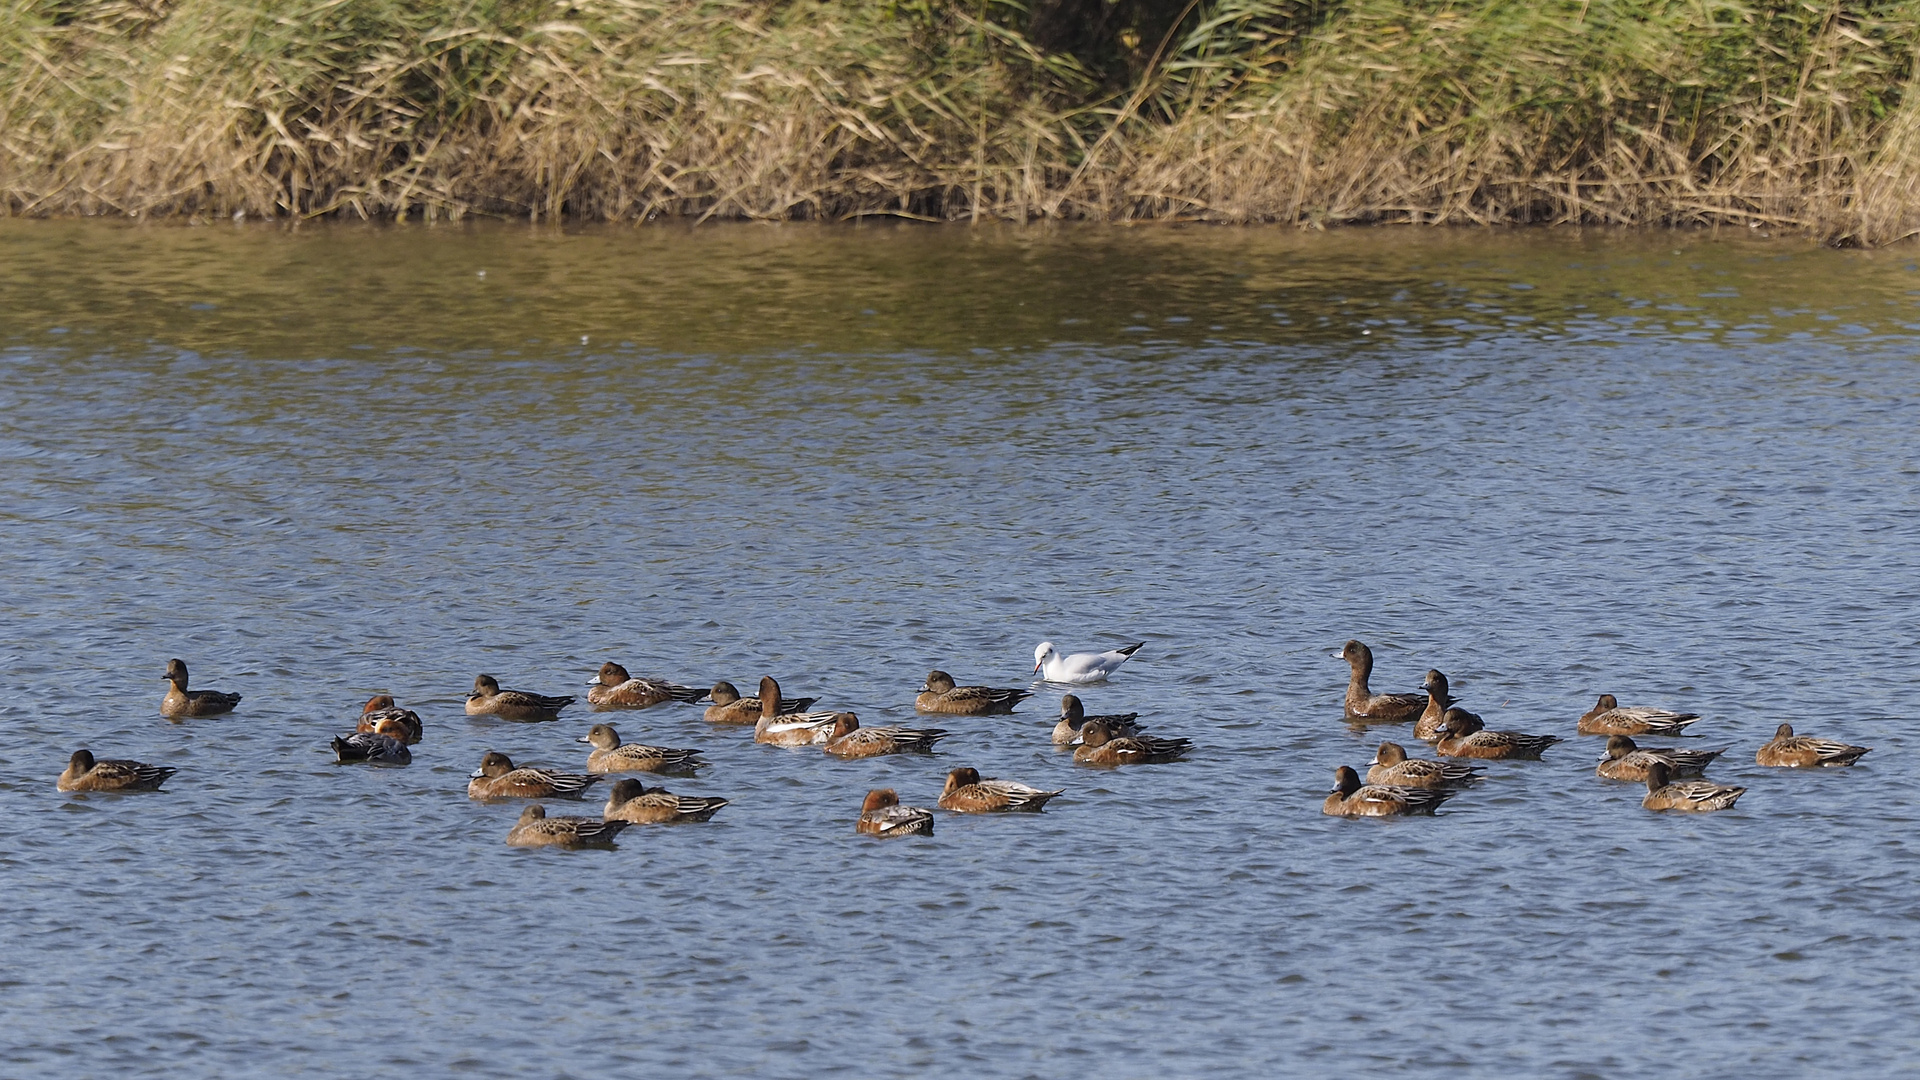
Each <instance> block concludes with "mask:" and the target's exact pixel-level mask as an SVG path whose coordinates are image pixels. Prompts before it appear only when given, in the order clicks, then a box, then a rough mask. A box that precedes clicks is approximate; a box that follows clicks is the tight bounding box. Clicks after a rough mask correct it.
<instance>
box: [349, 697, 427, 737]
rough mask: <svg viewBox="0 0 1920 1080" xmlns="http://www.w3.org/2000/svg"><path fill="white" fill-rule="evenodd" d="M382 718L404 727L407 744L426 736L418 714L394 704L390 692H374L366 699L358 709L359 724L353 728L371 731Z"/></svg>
mask: <svg viewBox="0 0 1920 1080" xmlns="http://www.w3.org/2000/svg"><path fill="white" fill-rule="evenodd" d="M382 720H393V721H395V722H397V723H399V724H400V726H401V727H403V728H405V729H406V741H407V745H409V746H411V745H413V744H415V743H417V742H419V741H420V740H421V739H422V738H424V737H425V736H426V728H425V727H423V726H422V725H421V723H420V714H419V713H416V712H414V711H413V710H412V709H403V708H401V707H400V706H398V705H396V704H394V700H393V695H392V694H375V695H374V696H373V697H371V698H369V699H367V704H366V706H365V707H363V708H362V709H361V710H360V726H359V727H357V728H355V729H354V730H356V731H372V730H374V727H375V725H377V724H379V723H380V721H382Z"/></svg>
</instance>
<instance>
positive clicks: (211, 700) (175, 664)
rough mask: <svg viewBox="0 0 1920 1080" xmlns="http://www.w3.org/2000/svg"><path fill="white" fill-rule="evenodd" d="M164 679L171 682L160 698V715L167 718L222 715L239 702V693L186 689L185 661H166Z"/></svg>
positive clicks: (231, 709)
mask: <svg viewBox="0 0 1920 1080" xmlns="http://www.w3.org/2000/svg"><path fill="white" fill-rule="evenodd" d="M165 678H166V681H167V682H169V683H171V684H172V685H171V686H168V687H167V692H166V695H165V696H164V697H162V698H161V699H160V715H161V716H165V717H168V718H169V719H179V718H180V717H184V716H223V715H225V714H227V713H230V712H232V711H233V710H234V706H236V705H239V704H240V695H239V694H223V693H221V692H220V691H218V690H193V691H189V690H188V689H187V662H186V661H184V660H179V659H174V660H169V661H167V674H166V676H165Z"/></svg>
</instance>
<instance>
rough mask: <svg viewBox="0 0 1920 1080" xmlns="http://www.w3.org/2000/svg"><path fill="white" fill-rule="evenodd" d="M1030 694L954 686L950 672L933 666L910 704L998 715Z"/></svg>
mask: <svg viewBox="0 0 1920 1080" xmlns="http://www.w3.org/2000/svg"><path fill="white" fill-rule="evenodd" d="M1032 696H1033V691H1031V690H1018V689H1013V688H1011V687H1007V688H1002V687H993V686H955V685H954V682H953V676H951V675H949V674H947V673H946V672H944V671H938V670H936V671H932V672H929V673H928V674H927V682H926V685H925V686H922V687H921V688H920V696H918V697H916V698H914V699H913V707H914V708H916V709H918V710H920V711H921V712H925V713H945V714H947V715H950V716H997V715H1004V714H1006V713H1010V712H1012V711H1013V707H1014V706H1015V705H1018V704H1020V703H1021V702H1022V701H1025V700H1026V699H1028V698H1030V697H1032Z"/></svg>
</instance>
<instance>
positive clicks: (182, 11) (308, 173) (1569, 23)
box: [0, 0, 1920, 247]
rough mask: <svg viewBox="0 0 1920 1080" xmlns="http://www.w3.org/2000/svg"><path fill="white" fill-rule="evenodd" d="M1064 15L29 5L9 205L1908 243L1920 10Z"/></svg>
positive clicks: (4, 152)
mask: <svg viewBox="0 0 1920 1080" xmlns="http://www.w3.org/2000/svg"><path fill="white" fill-rule="evenodd" d="M1070 7H1071V4H1070V3H1069V2H1068V0H1052V2H1051V3H1050V4H1048V3H1042V4H1037V5H1035V7H1034V8H1033V9H1032V11H1031V12H1030V13H1028V14H1021V12H1024V11H1027V9H1025V8H1014V7H1012V6H1008V7H1007V8H1006V9H1005V10H1000V9H994V12H993V13H992V14H988V12H987V9H985V8H980V9H974V8H967V7H964V6H955V5H951V4H948V3H944V2H940V0H928V2H927V3H924V4H918V5H894V4H874V3H866V2H851V3H847V4H840V5H829V4H813V3H806V2H798V3H789V4H778V5H766V4H754V3H744V2H728V0H717V2H708V3H694V2H689V0H658V2H656V3H652V4H641V3H624V2H623V3H617V4H616V3H600V2H593V0H582V2H580V3H575V4H563V5H549V4H542V3H525V4H503V5H497V6H486V7H484V8H479V7H474V6H466V7H459V6H454V5H443V4H439V3H427V4H403V3H398V2H388V0H368V2H366V3H356V4H354V5H352V6H351V7H341V6H339V5H321V6H320V7H318V8H316V9H314V10H312V11H308V12H304V13H297V14H289V13H287V12H284V11H283V10H282V9H280V8H279V7H278V6H276V5H272V4H269V3H266V2H265V0H237V2H231V0H230V2H225V3H218V4H216V3H212V2H210V0H174V2H172V3H164V4H155V5H139V6H134V5H119V4H108V3H98V4H95V3H80V4H76V5H63V6H59V7H57V8H54V7H49V8H46V9H44V10H43V9H40V8H31V9H23V10H22V11H21V12H20V13H18V14H19V18H18V20H17V22H16V25H13V26H11V27H9V28H7V30H6V31H5V32H4V33H0V132H4V133H5V136H4V138H0V215H5V216H28V217H37V216H88V217H90V216H108V217H136V218H140V219H143V220H145V219H152V218H183V219H189V220H190V219H192V218H194V217H200V218H204V219H208V220H226V219H230V218H231V217H232V216H233V215H234V214H236V213H238V214H242V215H244V216H245V217H246V218H262V217H265V218H269V219H287V218H293V219H307V218H357V219H364V220H377V219H387V220H397V219H417V220H424V221H435V220H441V219H450V220H462V219H464V218H467V217H470V216H484V217H497V218H505V219H521V220H527V221H532V222H536V223H538V222H542V221H549V220H555V221H562V222H575V223H582V222H594V221H604V222H620V221H632V222H646V221H658V220H667V221H673V220H685V221H690V222H693V223H702V222H707V221H712V220H727V219H733V220H812V221H850V220H861V219H867V218H873V217H891V218H896V219H902V220H915V221H966V222H970V223H975V224H978V223H981V222H984V221H989V220H998V221H1011V222H1030V221H1034V220H1043V221H1096V222H1106V223H1112V224H1133V223H1139V222H1182V223H1185V222H1192V223H1209V224H1244V225H1252V224H1266V225H1290V226H1298V227H1307V228H1329V227H1333V226H1338V225H1359V224H1399V223H1405V224H1443V225H1481V226H1486V225H1511V226H1522V225H1580V226H1638V227H1710V226H1721V227H1733V228H1742V229H1748V228H1753V229H1764V230H1768V231H1789V232H1798V233H1804V234H1805V235H1807V236H1809V237H1811V238H1813V239H1816V240H1819V241H1820V242H1823V243H1828V244H1835V245H1847V246H1866V247H1874V246H1883V245H1885V244H1889V243H1893V242H1897V241H1899V240H1903V239H1907V238H1909V237H1912V236H1915V235H1920V95H1916V94H1909V93H1907V90H1908V88H1909V86H1910V85H1911V82H1912V78H1913V69H1914V64H1913V63H1912V60H1911V54H1912V51H1913V50H1912V49H1911V48H1909V46H1916V45H1920V17H1908V16H1905V15H1902V14H1900V13H1897V12H1896V13H1894V14H1891V15H1876V14H1871V13H1857V12H1842V11H1839V10H1838V9H1835V10H1834V11H1832V12H1827V11H1820V12H1812V11H1809V10H1807V9H1805V8H1802V7H1798V6H1793V7H1783V8H1780V9H1778V10H1775V9H1771V8H1767V9H1755V10H1753V11H1751V12H1747V13H1746V14H1745V15H1743V16H1742V17H1740V18H1733V17H1731V16H1729V15H1728V13H1727V12H1725V11H1720V10H1719V9H1713V10H1709V9H1706V8H1700V7H1698V6H1691V7H1683V6H1673V7H1659V8H1644V9H1643V8H1631V9H1629V8H1625V7H1615V6H1612V5H1592V4H1588V3H1561V4H1550V5H1546V6H1541V7H1531V8H1516V7H1510V6H1502V5H1498V4H1495V3H1492V2H1491V0H1478V2H1476V3H1471V4H1464V5H1460V4H1448V5H1441V6H1439V7H1436V8H1433V9H1431V10H1429V9H1427V8H1425V7H1422V6H1419V5H1409V4H1405V3H1398V2H1389V0H1354V2H1353V3H1350V4H1344V5H1338V6H1328V7H1326V8H1322V7H1320V6H1318V5H1309V6H1305V7H1297V8H1296V7H1280V6H1273V5H1266V4H1252V3H1239V4H1237V6H1236V4H1235V3H1230V2H1227V0H1221V2H1219V3H1216V4H1213V5H1208V6H1206V7H1204V9H1203V8H1202V7H1201V6H1199V5H1189V6H1187V7H1185V8H1182V9H1179V10H1178V11H1175V10H1173V9H1166V10H1162V9H1161V8H1158V7H1155V6H1154V5H1153V4H1151V3H1148V2H1146V0H1138V2H1130V3H1126V4H1120V5H1118V6H1116V7H1114V11H1115V12H1118V14H1115V15H1114V16H1113V17H1114V19H1117V20H1119V21H1118V22H1114V23H1113V24H1112V25H1110V26H1106V29H1105V30H1104V31H1102V34H1103V35H1104V36H1102V35H1094V36H1092V37H1088V36H1087V35H1086V34H1079V35H1078V36H1075V35H1065V34H1064V32H1063V31H1061V29H1060V25H1061V23H1060V18H1061V17H1062V14H1063V13H1064V12H1067V11H1068V9H1069V8H1070ZM1049 13H1051V14H1049ZM1123 16H1124V18H1123ZM1049 19H1052V20H1053V21H1052V22H1049V21H1048V20H1049ZM1129 20H1131V21H1129ZM1122 23H1125V24H1126V25H1124V26H1123V25H1121V24H1122ZM1103 25H1104V24H1103ZM1156 42H1157V43H1158V44H1157V46H1156V44H1155V43H1156Z"/></svg>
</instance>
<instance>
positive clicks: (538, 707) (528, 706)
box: [467, 675, 573, 722]
mask: <svg viewBox="0 0 1920 1080" xmlns="http://www.w3.org/2000/svg"><path fill="white" fill-rule="evenodd" d="M571 704H573V695H571V694H567V695H564V696H561V697H548V696H547V695H546V694H534V693H529V692H528V691H525V690H502V689H500V683H499V681H498V680H496V679H495V678H494V677H493V676H491V675H476V676H474V679H473V692H472V693H471V694H468V695H467V715H468V716H497V717H499V718H500V719H502V720H517V721H523V722H535V721H540V720H558V719H560V710H561V709H564V708H566V707H567V706H569V705H571Z"/></svg>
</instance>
